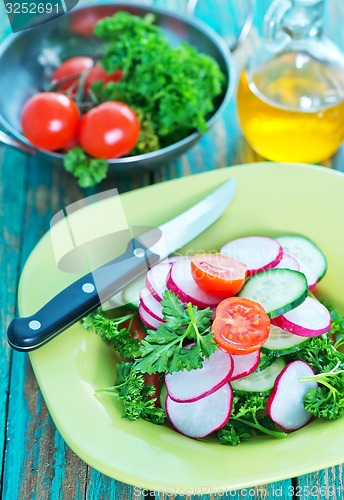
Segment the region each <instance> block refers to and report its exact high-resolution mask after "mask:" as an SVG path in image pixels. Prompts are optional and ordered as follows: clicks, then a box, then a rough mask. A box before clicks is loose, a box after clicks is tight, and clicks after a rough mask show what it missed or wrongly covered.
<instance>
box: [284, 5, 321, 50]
mask: <svg viewBox="0 0 344 500" xmlns="http://www.w3.org/2000/svg"><path fill="white" fill-rule="evenodd" d="M324 3H325V0H291V7H290V8H289V9H288V10H287V11H286V12H285V14H284V16H283V17H282V20H281V30H282V31H283V32H284V33H286V34H287V35H288V36H289V37H290V38H291V39H293V40H300V39H303V38H309V37H311V38H316V37H320V36H321V35H322V34H323V22H324Z"/></svg>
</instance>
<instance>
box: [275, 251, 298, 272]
mask: <svg viewBox="0 0 344 500" xmlns="http://www.w3.org/2000/svg"><path fill="white" fill-rule="evenodd" d="M276 267H277V268H278V269H291V270H292V271H300V263H299V261H298V260H297V258H296V257H294V255H292V254H291V253H289V252H283V257H282V259H281V260H280V262H279V263H278V264H277V266H275V268H276Z"/></svg>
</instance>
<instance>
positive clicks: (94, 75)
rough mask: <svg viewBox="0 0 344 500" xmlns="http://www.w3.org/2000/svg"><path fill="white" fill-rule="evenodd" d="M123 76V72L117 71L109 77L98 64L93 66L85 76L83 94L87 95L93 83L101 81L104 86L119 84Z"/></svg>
mask: <svg viewBox="0 0 344 500" xmlns="http://www.w3.org/2000/svg"><path fill="white" fill-rule="evenodd" d="M123 74H124V73H123V71H120V70H119V69H117V70H115V71H114V72H113V74H112V75H110V74H109V73H107V72H106V71H105V70H103V68H102V67H101V65H100V64H95V65H94V66H93V68H92V69H91V71H90V72H89V73H88V75H87V76H86V79H85V93H86V94H88V92H89V89H90V87H91V86H92V84H93V83H94V82H99V81H100V80H101V81H102V82H103V84H104V85H106V84H108V83H109V82H119V80H120V79H121V78H122V76H123Z"/></svg>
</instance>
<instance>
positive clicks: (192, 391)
mask: <svg viewBox="0 0 344 500" xmlns="http://www.w3.org/2000/svg"><path fill="white" fill-rule="evenodd" d="M187 347H188V348H191V345H189V346H187ZM233 367H234V364H233V360H232V357H231V355H230V354H228V353H225V352H223V351H221V350H219V349H218V350H217V351H215V352H214V353H212V354H211V355H210V357H209V359H205V360H204V361H203V366H202V368H198V369H195V370H189V371H188V370H181V371H178V372H173V373H167V374H166V376H165V384H166V389H167V393H168V395H169V397H170V398H171V399H172V400H173V401H176V402H178V403H192V402H194V401H198V400H199V399H202V398H204V397H206V396H208V395H209V394H212V393H213V392H215V391H217V390H218V389H220V388H221V387H222V386H223V385H224V384H226V383H227V382H228V381H229V380H230V378H231V375H232V373H233Z"/></svg>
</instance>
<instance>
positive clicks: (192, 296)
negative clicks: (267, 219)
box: [82, 235, 344, 445]
mask: <svg viewBox="0 0 344 500" xmlns="http://www.w3.org/2000/svg"><path fill="white" fill-rule="evenodd" d="M326 269H327V262H326V258H325V256H324V255H323V253H322V252H321V251H320V249H319V248H318V247H317V246H316V245H315V244H314V243H313V242H311V241H310V240H309V239H307V238H305V237H303V236H298V235H292V236H282V237H278V238H276V239H273V238H268V237H262V236H250V237H244V238H239V239H236V240H232V241H230V242H228V243H227V244H226V245H224V246H223V247H222V248H221V249H220V251H219V253H217V254H204V253H202V254H196V255H194V256H193V257H172V258H171V259H170V260H168V261H163V262H161V263H159V264H157V265H156V266H154V267H153V268H151V269H150V270H149V271H148V273H147V276H146V286H144V287H143V288H142V289H141V290H140V292H139V291H138V292H137V296H138V302H137V304H136V305H131V309H130V308H129V309H128V311H127V312H126V314H124V315H123V316H120V317H115V318H110V317H107V316H106V315H105V314H104V312H102V311H100V310H98V311H95V312H94V313H92V314H90V315H89V316H87V317H86V318H84V319H83V321H82V324H83V326H84V327H85V328H86V329H87V330H89V331H94V332H96V333H97V334H99V335H101V336H102V337H103V338H104V339H105V340H107V341H108V342H110V343H111V344H112V345H113V347H114V348H115V349H116V350H117V351H118V352H119V353H120V355H121V356H122V358H123V361H122V362H121V363H120V364H119V365H117V374H116V380H115V385H114V386H113V387H110V388H105V389H100V392H106V393H110V394H113V395H116V398H117V400H118V401H119V404H122V405H123V413H122V417H123V418H127V419H130V420H136V419H138V418H143V419H146V420H149V421H151V422H153V423H155V424H162V423H164V422H165V421H166V420H169V422H170V423H171V424H172V425H173V427H174V428H175V429H176V430H177V431H178V432H180V433H182V434H184V435H185V436H188V437H190V438H203V437H205V436H207V435H209V434H213V435H216V436H217V438H218V439H219V441H220V443H222V444H230V445H237V444H239V443H240V442H242V441H245V440H247V439H251V438H252V437H254V436H256V435H268V436H270V437H275V438H284V437H286V436H287V435H288V433H289V432H292V431H295V430H297V429H300V428H301V427H303V426H304V425H306V424H308V423H309V422H310V421H311V420H312V418H314V417H316V418H321V419H329V420H331V419H337V418H339V417H341V416H342V415H343V414H344V354H343V353H341V352H340V351H339V350H338V347H340V345H341V344H342V343H344V340H343V339H344V319H343V318H341V316H340V315H339V314H338V312H337V311H335V310H331V312H329V309H328V308H327V307H325V305H324V304H323V303H321V302H320V301H319V300H317V298H316V297H315V293H316V285H317V283H318V281H319V280H320V279H321V278H322V277H323V276H324V274H325V272H326Z"/></svg>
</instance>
